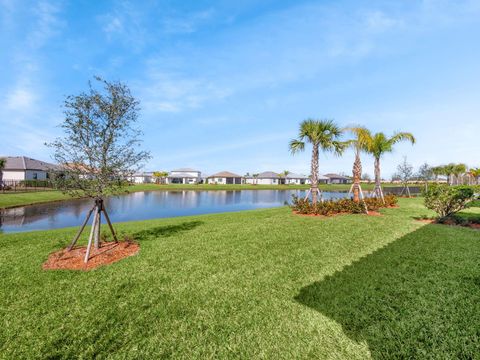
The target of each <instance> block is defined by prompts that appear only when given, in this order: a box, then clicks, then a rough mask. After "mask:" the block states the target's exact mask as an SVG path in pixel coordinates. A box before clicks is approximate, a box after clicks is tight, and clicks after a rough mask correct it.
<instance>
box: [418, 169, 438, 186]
mask: <svg viewBox="0 0 480 360" xmlns="http://www.w3.org/2000/svg"><path fill="white" fill-rule="evenodd" d="M433 176H434V171H433V168H432V167H431V166H430V165H428V164H427V163H425V164H423V165H421V166H420V168H419V169H418V172H417V175H416V177H417V179H418V180H419V181H422V182H423V183H425V189H427V188H428V182H429V181H430V180H432V178H433Z"/></svg>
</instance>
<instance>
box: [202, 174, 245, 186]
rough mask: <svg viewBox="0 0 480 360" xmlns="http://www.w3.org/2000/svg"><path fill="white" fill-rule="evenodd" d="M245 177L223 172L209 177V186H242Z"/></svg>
mask: <svg viewBox="0 0 480 360" xmlns="http://www.w3.org/2000/svg"><path fill="white" fill-rule="evenodd" d="M242 181H243V177H242V176H241V175H238V174H234V173H231V172H229V171H222V172H219V173H216V174H213V175H210V176H209V177H207V184H219V185H222V184H228V185H234V184H235V185H240V184H242Z"/></svg>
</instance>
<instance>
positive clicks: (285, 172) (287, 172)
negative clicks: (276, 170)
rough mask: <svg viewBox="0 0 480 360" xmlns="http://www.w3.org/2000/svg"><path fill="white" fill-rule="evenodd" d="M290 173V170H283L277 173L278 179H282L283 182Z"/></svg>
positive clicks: (279, 183)
mask: <svg viewBox="0 0 480 360" xmlns="http://www.w3.org/2000/svg"><path fill="white" fill-rule="evenodd" d="M289 174H290V171H288V170H283V172H281V173H280V174H278V176H279V177H280V179H284V182H285V184H286V183H287V176H288V175H289ZM281 183H282V182H281V181H279V182H278V185H281Z"/></svg>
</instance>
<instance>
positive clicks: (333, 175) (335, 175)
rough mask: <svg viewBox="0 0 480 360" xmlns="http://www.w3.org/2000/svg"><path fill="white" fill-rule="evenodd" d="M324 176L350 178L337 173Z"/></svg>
mask: <svg viewBox="0 0 480 360" xmlns="http://www.w3.org/2000/svg"><path fill="white" fill-rule="evenodd" d="M325 176H326V177H328V178H336V179H350V178H349V177H347V176H343V175H338V174H325Z"/></svg>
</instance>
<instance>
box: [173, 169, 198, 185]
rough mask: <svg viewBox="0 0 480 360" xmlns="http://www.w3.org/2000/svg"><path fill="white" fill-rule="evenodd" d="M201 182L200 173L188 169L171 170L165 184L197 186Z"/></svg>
mask: <svg viewBox="0 0 480 360" xmlns="http://www.w3.org/2000/svg"><path fill="white" fill-rule="evenodd" d="M201 182H202V173H201V172H200V171H198V170H195V169H190V168H182V169H177V170H172V171H170V174H169V175H168V177H167V184H199V183H201Z"/></svg>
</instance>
